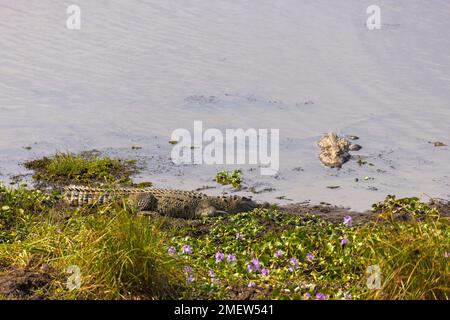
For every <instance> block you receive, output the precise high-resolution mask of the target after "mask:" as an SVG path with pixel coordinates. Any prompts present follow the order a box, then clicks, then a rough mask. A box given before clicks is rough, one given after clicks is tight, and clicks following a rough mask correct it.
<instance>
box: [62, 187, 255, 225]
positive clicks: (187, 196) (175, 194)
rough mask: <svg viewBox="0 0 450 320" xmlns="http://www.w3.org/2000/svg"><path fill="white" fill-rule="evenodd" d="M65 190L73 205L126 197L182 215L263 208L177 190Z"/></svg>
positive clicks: (139, 205) (151, 209)
mask: <svg viewBox="0 0 450 320" xmlns="http://www.w3.org/2000/svg"><path fill="white" fill-rule="evenodd" d="M64 191H65V192H64V200H65V201H66V202H67V203H68V204H70V205H72V206H82V205H94V204H104V203H110V202H113V201H116V200H119V199H124V198H126V199H127V202H128V204H129V205H132V206H135V207H137V208H138V210H139V211H142V212H148V213H152V214H154V213H157V214H160V215H167V216H172V217H180V218H196V217H201V216H214V215H218V214H225V213H237V212H244V211H250V210H253V209H255V208H257V207H259V205H258V204H257V203H255V202H254V201H252V200H251V199H249V198H246V197H239V196H208V195H206V194H204V193H200V192H194V191H183V190H174V189H156V188H112V189H107V188H95V187H84V186H69V187H66V188H65V190H64Z"/></svg>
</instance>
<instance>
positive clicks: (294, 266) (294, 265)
mask: <svg viewBox="0 0 450 320" xmlns="http://www.w3.org/2000/svg"><path fill="white" fill-rule="evenodd" d="M289 263H290V265H291V266H290V267H289V271H291V272H292V271H294V270H297V268H298V260H297V259H295V258H291V259H289Z"/></svg>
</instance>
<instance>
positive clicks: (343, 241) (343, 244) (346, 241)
mask: <svg viewBox="0 0 450 320" xmlns="http://www.w3.org/2000/svg"><path fill="white" fill-rule="evenodd" d="M347 243H348V239H347V238H342V239H341V246H342V248H345V247H346V246H347Z"/></svg>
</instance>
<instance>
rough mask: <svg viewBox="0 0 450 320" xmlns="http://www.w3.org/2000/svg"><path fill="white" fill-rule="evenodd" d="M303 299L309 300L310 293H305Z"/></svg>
mask: <svg viewBox="0 0 450 320" xmlns="http://www.w3.org/2000/svg"><path fill="white" fill-rule="evenodd" d="M303 297H304V298H305V299H311V294H310V293H305V294H304V295H303Z"/></svg>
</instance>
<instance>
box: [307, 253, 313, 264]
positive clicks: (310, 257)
mask: <svg viewBox="0 0 450 320" xmlns="http://www.w3.org/2000/svg"><path fill="white" fill-rule="evenodd" d="M306 260H308V261H309V262H313V261H314V255H313V254H312V253H311V252H308V253H307V254H306Z"/></svg>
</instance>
